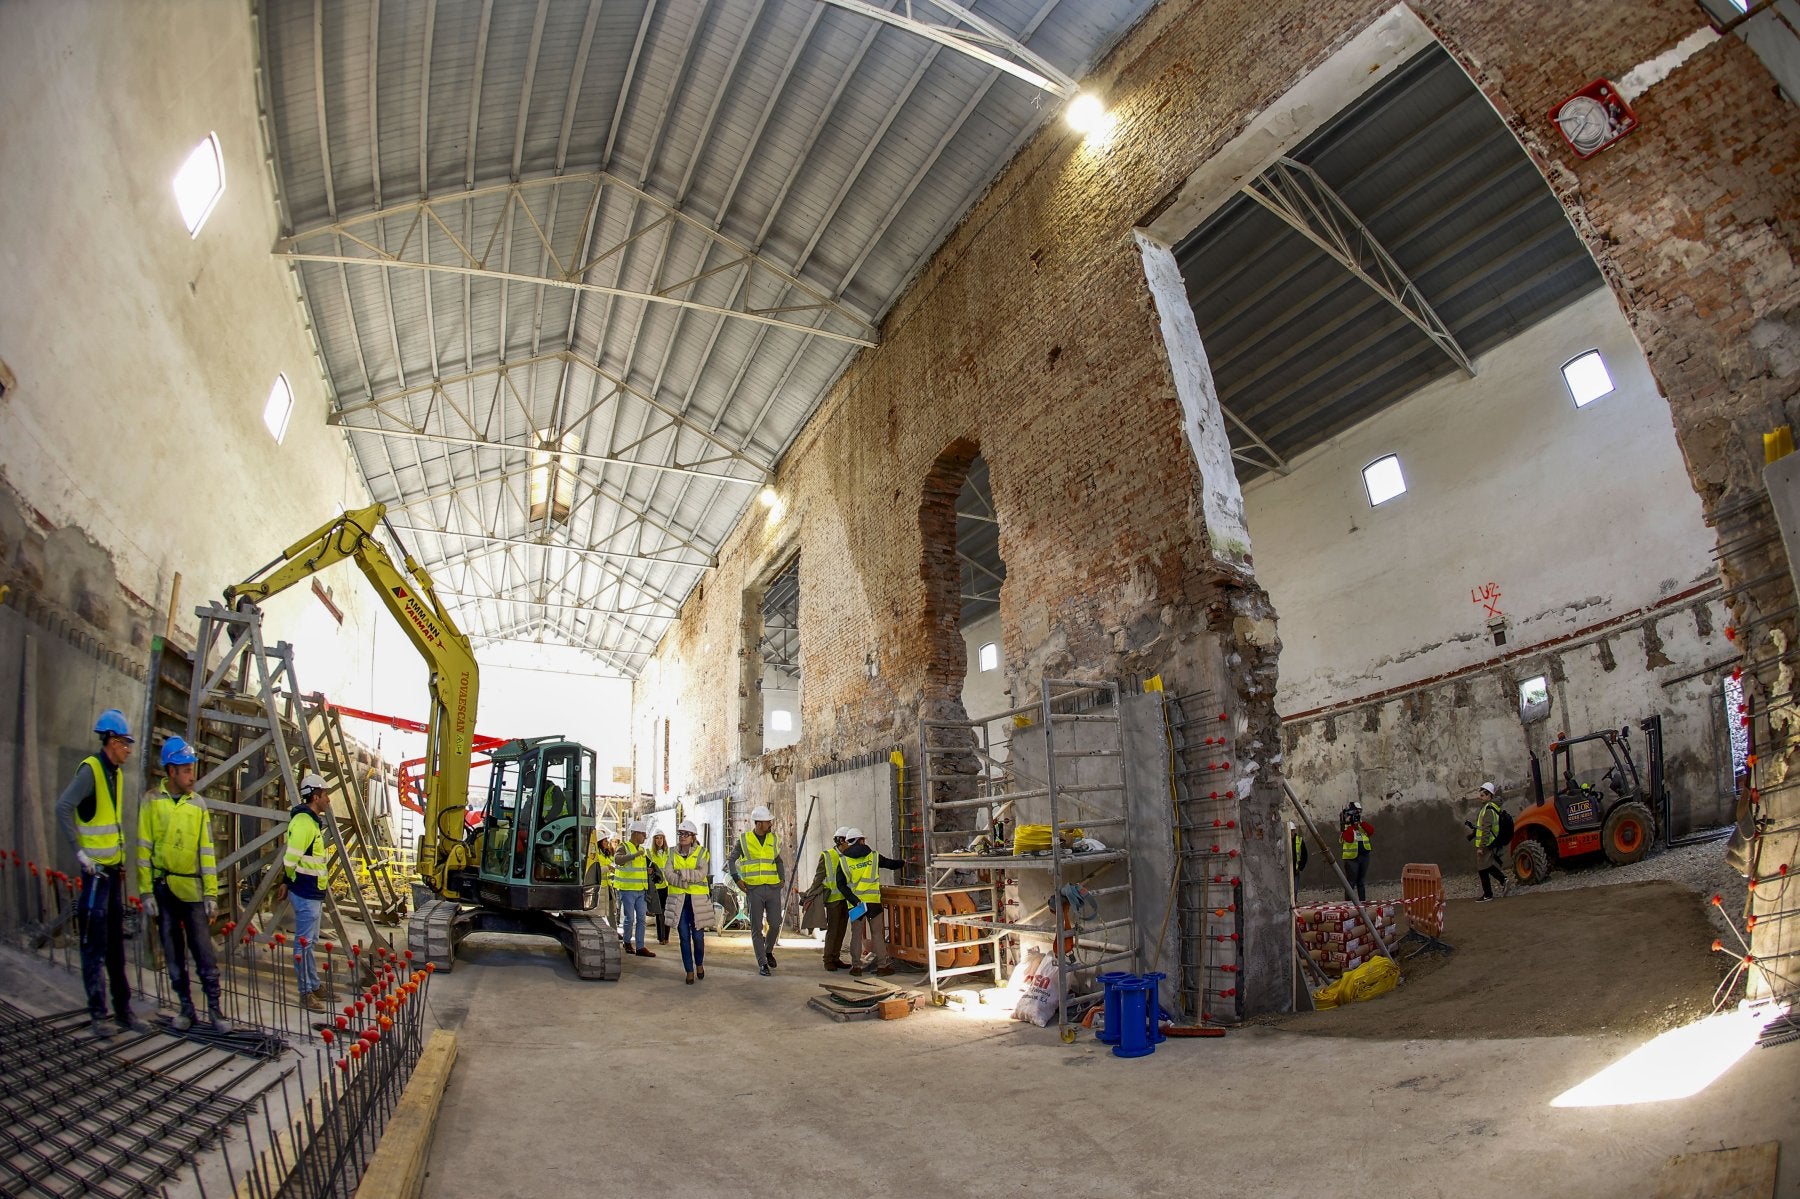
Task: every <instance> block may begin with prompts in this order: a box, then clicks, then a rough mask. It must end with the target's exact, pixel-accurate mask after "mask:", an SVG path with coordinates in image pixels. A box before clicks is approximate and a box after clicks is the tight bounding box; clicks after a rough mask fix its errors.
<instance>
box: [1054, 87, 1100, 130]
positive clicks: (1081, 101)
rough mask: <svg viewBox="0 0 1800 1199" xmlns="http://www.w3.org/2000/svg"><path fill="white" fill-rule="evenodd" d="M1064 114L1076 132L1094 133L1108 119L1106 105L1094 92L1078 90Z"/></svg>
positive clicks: (1070, 126)
mask: <svg viewBox="0 0 1800 1199" xmlns="http://www.w3.org/2000/svg"><path fill="white" fill-rule="evenodd" d="M1063 116H1064V119H1065V120H1067V121H1068V122H1069V128H1071V129H1073V130H1074V131H1075V132H1077V133H1083V134H1085V133H1092V132H1093V131H1094V130H1096V129H1098V128H1099V127H1100V124H1101V122H1102V121H1104V120H1105V119H1106V106H1105V105H1103V104H1101V103H1100V97H1098V96H1096V95H1094V94H1093V93H1092V92H1077V93H1076V94H1075V98H1074V99H1073V100H1071V101H1069V107H1068V111H1067V112H1065V113H1064V114H1063Z"/></svg>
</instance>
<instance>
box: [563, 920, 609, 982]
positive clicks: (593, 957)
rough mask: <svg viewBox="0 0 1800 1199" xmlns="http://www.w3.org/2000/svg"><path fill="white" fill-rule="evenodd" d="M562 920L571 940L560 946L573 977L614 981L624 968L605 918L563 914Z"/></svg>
mask: <svg viewBox="0 0 1800 1199" xmlns="http://www.w3.org/2000/svg"><path fill="white" fill-rule="evenodd" d="M562 919H563V921H564V923H565V924H566V926H567V927H568V930H569V936H570V938H571V940H566V941H564V942H563V944H564V946H565V948H567V949H568V951H569V958H570V960H571V961H573V962H574V963H575V975H576V977H577V978H598V979H604V980H605V981H607V982H612V981H613V980H615V979H617V978H618V977H619V974H620V972H621V971H623V970H624V968H625V953H624V949H623V947H622V946H621V945H620V943H619V934H618V933H617V932H616V931H615V930H614V929H613V926H612V925H611V924H609V923H607V921H606V918H605V917H603V916H591V915H589V914H588V913H586V912H564V913H563V916H562Z"/></svg>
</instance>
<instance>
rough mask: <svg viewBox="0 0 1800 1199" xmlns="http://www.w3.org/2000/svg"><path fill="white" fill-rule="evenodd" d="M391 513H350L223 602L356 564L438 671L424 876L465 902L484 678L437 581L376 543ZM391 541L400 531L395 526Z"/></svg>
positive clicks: (258, 597)
mask: <svg viewBox="0 0 1800 1199" xmlns="http://www.w3.org/2000/svg"><path fill="white" fill-rule="evenodd" d="M386 512H387V507H386V505H384V504H371V505H370V506H369V507H367V508H359V509H357V510H356V511H354V512H345V513H344V514H343V515H341V516H339V517H337V518H336V519H335V520H332V521H329V522H328V523H326V524H325V525H323V526H322V527H320V528H319V529H318V530H316V531H315V532H313V533H311V534H310V535H308V536H306V537H303V538H301V539H300V540H299V541H296V542H295V543H294V544H293V545H290V546H288V547H287V549H285V550H283V551H282V553H281V556H280V557H278V558H276V559H274V560H273V561H271V562H269V563H268V564H267V565H265V566H264V567H262V569H260V570H258V571H257V572H256V573H255V574H253V575H251V577H250V578H248V579H245V580H244V581H243V582H242V583H239V584H237V585H236V586H235V587H228V588H226V589H225V602H226V603H227V604H230V605H234V606H235V605H236V604H238V603H239V602H240V601H242V602H248V603H253V604H255V603H261V602H262V601H264V600H266V599H268V598H269V597H270V596H273V595H278V594H280V593H281V592H283V591H286V590H287V589H288V588H289V587H292V586H293V585H294V584H296V583H299V582H301V581H302V580H305V579H309V578H311V577H312V576H313V575H316V574H318V573H319V572H320V571H322V570H325V569H327V568H328V567H330V566H333V565H335V564H336V563H338V562H341V561H342V560H344V559H345V558H350V559H352V560H354V561H355V563H356V565H357V567H358V569H360V570H361V571H362V572H363V575H364V577H366V578H367V579H368V580H369V582H370V583H371V584H372V585H373V586H374V588H375V594H376V595H377V596H379V597H380V599H381V602H382V603H383V604H384V605H385V606H386V607H387V610H388V611H389V612H390V613H392V614H393V617H394V619H395V620H397V621H398V622H399V623H400V627H401V628H402V629H404V630H405V631H406V635H407V637H408V638H409V639H410V640H411V641H412V643H413V647H414V648H415V649H417V650H418V651H419V653H420V654H421V655H423V657H424V658H425V661H426V663H427V665H428V666H429V667H430V669H431V683H430V690H431V712H430V717H429V719H428V720H427V721H426V733H425V736H426V742H425V836H424V839H423V843H422V844H421V845H420V847H419V877H420V878H421V879H423V880H424V882H425V884H426V885H427V886H428V887H430V888H431V890H432V892H433V893H434V894H436V895H438V896H439V897H441V898H444V899H461V898H465V897H464V896H463V895H462V891H463V890H464V888H463V887H461V886H459V885H458V882H457V880H458V878H459V876H460V872H461V871H463V870H464V869H465V868H466V867H467V866H469V865H470V847H469V845H468V843H467V842H466V841H465V840H464V824H463V813H464V810H465V809H466V808H467V806H468V796H469V759H470V756H471V753H472V740H473V737H474V734H475V707H476V701H477V698H478V695H479V692H480V673H479V670H478V668H477V667H476V664H475V651H474V650H473V649H472V648H470V646H469V639H468V638H467V637H466V636H464V635H463V632H462V630H461V629H459V628H457V627H456V622H455V621H454V620H452V619H451V618H450V614H449V613H448V612H447V611H445V610H444V606H443V604H442V603H440V602H439V601H438V597H437V592H436V591H435V590H434V589H433V588H432V585H431V576H430V575H428V574H426V573H425V568H424V567H422V566H420V565H419V564H418V562H417V561H415V560H414V559H413V556H412V555H411V554H409V553H407V552H406V549H405V547H404V546H401V545H400V540H399V538H398V537H394V544H395V545H396V546H399V547H400V553H401V557H402V559H403V560H404V563H405V569H404V570H402V569H401V567H399V566H396V565H395V564H394V559H393V557H392V556H391V555H389V553H388V552H387V550H386V549H385V548H384V547H383V546H382V544H381V543H380V542H379V541H377V540H375V537H374V533H375V528H376V526H377V525H384V524H385V523H386V522H385V520H384V519H383V518H384V515H385V513H386ZM388 535H389V536H390V537H393V536H394V534H393V529H392V528H391V527H390V528H389V529H388Z"/></svg>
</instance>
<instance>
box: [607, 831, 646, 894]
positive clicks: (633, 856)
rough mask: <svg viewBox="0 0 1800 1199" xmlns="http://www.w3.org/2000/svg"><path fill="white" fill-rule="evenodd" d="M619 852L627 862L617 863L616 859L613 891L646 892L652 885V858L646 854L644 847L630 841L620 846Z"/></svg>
mask: <svg viewBox="0 0 1800 1199" xmlns="http://www.w3.org/2000/svg"><path fill="white" fill-rule="evenodd" d="M619 852H620V853H622V854H624V855H625V860H624V861H623V862H617V860H616V859H615V862H616V869H614V871H613V890H615V891H642V890H644V889H645V888H646V887H648V886H649V885H650V856H649V855H648V854H647V853H645V852H644V847H643V846H642V845H633V844H632V843H631V842H630V841H627V842H625V844H623V845H621V846H619Z"/></svg>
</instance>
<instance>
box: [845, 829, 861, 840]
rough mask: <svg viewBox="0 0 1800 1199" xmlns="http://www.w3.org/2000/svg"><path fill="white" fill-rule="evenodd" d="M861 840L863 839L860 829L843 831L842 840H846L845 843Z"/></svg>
mask: <svg viewBox="0 0 1800 1199" xmlns="http://www.w3.org/2000/svg"><path fill="white" fill-rule="evenodd" d="M862 839H863V831H862V830H861V829H859V828H847V829H845V830H844V840H846V841H861V840H862Z"/></svg>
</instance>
